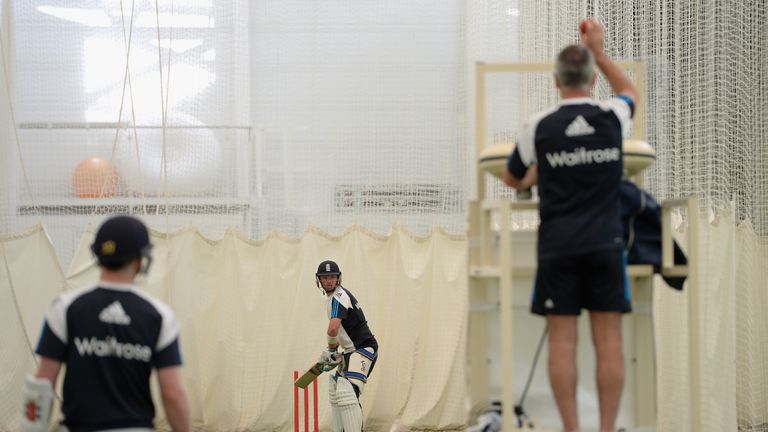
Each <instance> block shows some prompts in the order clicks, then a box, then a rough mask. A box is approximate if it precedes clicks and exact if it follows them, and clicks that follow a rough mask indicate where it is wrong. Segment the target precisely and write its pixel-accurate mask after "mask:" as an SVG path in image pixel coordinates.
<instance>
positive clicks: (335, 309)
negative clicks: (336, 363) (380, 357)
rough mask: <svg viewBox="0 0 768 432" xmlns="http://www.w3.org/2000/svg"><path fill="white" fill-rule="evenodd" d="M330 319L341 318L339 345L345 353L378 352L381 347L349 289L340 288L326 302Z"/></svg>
mask: <svg viewBox="0 0 768 432" xmlns="http://www.w3.org/2000/svg"><path fill="white" fill-rule="evenodd" d="M326 311H327V313H328V319H333V318H340V319H341V328H340V329H339V345H340V347H341V349H342V351H344V352H345V353H350V352H353V351H355V350H356V349H358V348H365V347H370V348H373V349H374V351H378V349H379V345H378V342H376V338H375V337H374V336H373V333H371V329H370V328H369V327H368V321H367V320H366V319H365V314H364V313H363V308H362V307H361V306H360V303H359V302H358V301H357V299H356V298H355V296H353V295H352V293H351V292H349V290H348V289H346V288H344V287H342V286H338V287H336V290H334V291H333V295H331V296H329V297H328V299H327V300H326Z"/></svg>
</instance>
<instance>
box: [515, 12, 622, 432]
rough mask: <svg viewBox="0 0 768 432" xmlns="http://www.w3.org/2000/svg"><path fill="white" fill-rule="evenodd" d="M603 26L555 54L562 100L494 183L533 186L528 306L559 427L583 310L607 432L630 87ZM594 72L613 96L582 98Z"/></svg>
mask: <svg viewBox="0 0 768 432" xmlns="http://www.w3.org/2000/svg"><path fill="white" fill-rule="evenodd" d="M603 41H604V38H603V26H602V24H600V22H598V21H597V20H595V19H593V18H590V19H588V20H586V21H584V22H582V25H581V44H580V45H570V46H567V47H565V48H564V49H563V50H562V51H560V54H559V55H558V57H557V64H556V68H555V85H556V87H557V89H558V90H559V92H560V97H561V101H560V103H559V104H557V105H556V106H554V107H552V108H550V109H548V110H546V111H544V112H541V113H539V114H537V115H535V116H534V117H533V118H532V119H531V120H530V121H529V122H528V123H527V124H526V126H525V127H524V129H523V131H522V134H521V136H520V139H519V141H518V143H517V146H516V147H515V150H514V152H513V153H512V155H510V157H509V160H508V163H507V167H506V170H505V172H503V173H502V179H503V181H504V183H506V184H507V185H508V186H511V187H514V188H516V189H518V190H525V189H528V188H530V187H531V186H532V185H534V184H536V183H538V189H539V197H540V203H539V216H540V220H541V223H540V226H539V234H538V259H537V265H538V268H537V272H536V282H535V287H534V294H533V299H532V305H531V311H532V312H533V313H535V314H540V315H544V316H546V319H547V326H548V331H549V364H548V369H549V379H550V385H551V387H552V392H553V394H554V397H555V401H556V403H557V407H558V410H559V412H560V416H561V419H562V421H563V426H564V430H565V431H566V432H574V431H578V430H579V419H578V410H577V402H576V389H577V366H576V341H577V318H578V316H579V314H580V313H581V310H582V309H587V310H588V311H589V316H590V323H591V330H592V341H593V343H594V346H595V352H596V355H597V390H598V398H599V405H600V431H601V432H613V431H614V430H615V423H616V417H617V415H618V410H619V402H620V400H621V392H622V387H623V384H624V357H623V352H622V341H621V314H622V313H625V312H629V311H630V310H631V306H630V301H629V288H628V286H627V280H626V275H625V261H624V254H623V241H622V225H621V204H620V194H619V185H620V182H621V178H622V172H623V163H622V143H623V139H624V137H626V136H627V135H628V130H629V128H630V126H631V122H632V116H633V114H634V110H635V102H636V100H637V91H636V90H635V87H634V85H633V84H632V82H631V81H630V80H629V79H628V78H627V76H626V75H625V74H624V73H623V72H622V70H621V69H619V67H618V66H617V65H616V64H615V63H613V62H612V61H611V59H609V58H608V56H607V55H606V54H605V51H604V50H603ZM595 67H597V69H599V71H600V72H602V74H603V76H604V77H605V79H606V80H607V81H608V83H609V84H610V86H611V89H612V90H613V92H614V93H615V95H614V96H613V97H611V98H609V99H607V100H605V101H596V100H594V99H592V98H591V97H590V91H591V90H592V88H593V87H594V85H595V81H596V79H597V74H596V71H595Z"/></svg>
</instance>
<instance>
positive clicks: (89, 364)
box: [22, 216, 190, 432]
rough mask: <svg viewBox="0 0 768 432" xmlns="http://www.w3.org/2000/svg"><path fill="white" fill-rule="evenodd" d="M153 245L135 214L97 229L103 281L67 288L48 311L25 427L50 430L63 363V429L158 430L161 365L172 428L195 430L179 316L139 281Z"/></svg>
mask: <svg viewBox="0 0 768 432" xmlns="http://www.w3.org/2000/svg"><path fill="white" fill-rule="evenodd" d="M151 246H152V245H151V244H150V242H149V233H148V231H147V228H146V226H144V224H143V223H142V222H141V221H139V220H138V219H136V218H134V217H131V216H116V217H112V218H110V219H108V220H107V221H106V222H105V223H104V224H103V225H102V226H101V227H100V228H99V231H98V232H97V234H96V240H95V241H94V243H93V245H92V246H91V250H92V251H93V253H94V254H95V255H96V258H97V260H98V264H99V267H100V269H101V275H100V279H99V283H98V285H96V286H94V287H89V288H87V289H83V290H78V291H73V292H67V293H64V294H61V295H60V296H58V297H57V298H56V299H55V300H54V301H53V303H52V304H51V307H50V309H49V310H48V312H47V313H46V316H45V323H44V325H43V330H42V334H41V336H40V341H39V343H38V346H37V350H36V352H37V354H38V355H39V356H40V363H39V367H38V370H37V373H36V374H35V375H34V376H28V377H27V381H26V385H25V389H24V399H25V403H24V417H23V419H22V431H25V432H43V431H48V423H49V420H50V412H51V406H52V401H53V397H54V393H53V387H54V386H55V383H56V379H57V378H58V375H59V372H60V370H61V366H62V365H63V364H65V363H66V365H67V368H66V372H65V374H64V386H63V402H62V405H61V411H62V414H63V421H62V429H65V430H69V431H71V432H79V431H83V432H85V431H110V430H118V429H119V430H121V431H126V432H127V431H136V432H139V431H152V430H154V425H153V419H154V417H155V407H154V404H153V403H152V395H151V393H150V376H151V373H152V369H155V370H156V371H157V377H158V382H159V385H160V386H159V387H160V391H161V395H162V401H163V407H164V408H165V413H166V417H167V418H168V422H169V423H170V425H171V428H172V429H173V430H174V431H177V432H188V431H189V430H190V415H189V402H188V401H187V396H186V392H185V390H184V386H183V385H182V379H181V354H180V350H179V339H178V338H179V331H178V325H177V323H176V318H175V316H174V314H173V311H171V309H170V308H169V307H168V306H166V305H165V304H163V303H162V302H160V301H158V300H156V299H154V298H153V297H151V296H150V295H148V294H147V293H144V292H142V291H141V290H139V289H138V288H137V287H136V285H135V284H134V279H135V277H136V275H137V274H143V273H146V272H147V270H148V268H149V264H150V262H151V258H150V249H151Z"/></svg>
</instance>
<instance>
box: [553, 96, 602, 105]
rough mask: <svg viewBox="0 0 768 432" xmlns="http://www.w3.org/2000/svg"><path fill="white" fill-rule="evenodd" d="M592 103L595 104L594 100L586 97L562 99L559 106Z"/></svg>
mask: <svg viewBox="0 0 768 432" xmlns="http://www.w3.org/2000/svg"><path fill="white" fill-rule="evenodd" d="M592 102H594V99H592V98H591V97H587V96H584V97H575V98H568V99H561V100H560V103H559V104H558V105H580V104H585V103H592Z"/></svg>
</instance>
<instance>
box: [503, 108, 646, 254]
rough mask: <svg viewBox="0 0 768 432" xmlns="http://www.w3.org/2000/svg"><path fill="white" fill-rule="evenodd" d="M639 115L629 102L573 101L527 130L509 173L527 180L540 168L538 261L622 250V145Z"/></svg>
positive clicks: (535, 120) (543, 115)
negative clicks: (531, 171) (527, 174)
mask: <svg viewBox="0 0 768 432" xmlns="http://www.w3.org/2000/svg"><path fill="white" fill-rule="evenodd" d="M633 112H634V104H633V103H632V100H631V99H630V98H628V97H626V96H617V97H613V98H610V99H608V100H606V101H603V102H598V101H595V100H594V99H591V98H588V97H584V98H570V99H563V100H562V101H560V103H559V104H558V105H556V106H554V107H553V108H551V109H549V110H547V111H544V112H541V113H539V114H537V115H535V116H534V117H533V118H532V119H531V121H529V123H527V124H526V125H525V126H524V128H523V131H522V133H521V136H520V139H519V140H518V142H517V145H516V146H515V150H514V152H512V154H511V155H510V157H509V159H508V161H507V168H508V169H509V172H510V173H511V174H512V175H513V176H515V177H517V178H522V177H523V176H524V175H525V172H526V170H527V167H528V166H530V165H532V164H536V165H537V174H538V188H539V198H540V202H539V215H540V219H541V224H540V226H539V234H538V236H539V240H538V253H539V258H551V257H557V256H565V255H575V254H582V253H587V252H593V251H597V250H602V249H609V248H621V247H622V232H623V231H622V225H621V199H620V184H621V179H622V175H623V169H624V163H623V160H622V145H623V142H624V137H626V136H627V135H628V131H629V128H630V125H631V122H632V115H633Z"/></svg>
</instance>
